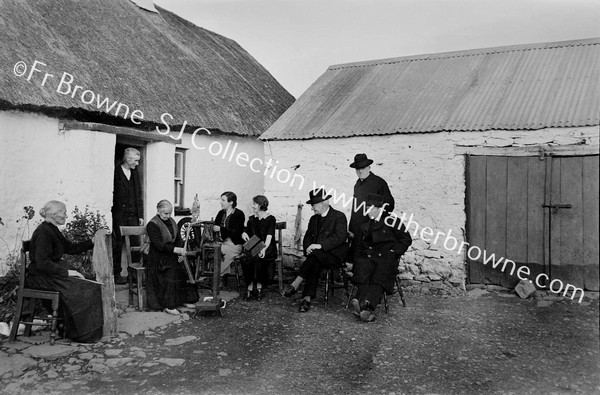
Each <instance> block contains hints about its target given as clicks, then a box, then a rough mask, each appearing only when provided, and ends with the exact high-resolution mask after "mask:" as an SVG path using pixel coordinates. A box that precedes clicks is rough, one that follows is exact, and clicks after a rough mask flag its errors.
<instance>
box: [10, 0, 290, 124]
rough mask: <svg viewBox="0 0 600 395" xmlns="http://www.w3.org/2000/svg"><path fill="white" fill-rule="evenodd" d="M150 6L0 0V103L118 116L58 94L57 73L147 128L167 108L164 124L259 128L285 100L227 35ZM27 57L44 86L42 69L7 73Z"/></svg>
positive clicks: (125, 0)
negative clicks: (135, 115)
mask: <svg viewBox="0 0 600 395" xmlns="http://www.w3.org/2000/svg"><path fill="white" fill-rule="evenodd" d="M156 9H157V10H158V13H154V12H149V11H146V10H143V9H141V8H139V7H138V6H136V5H135V4H134V3H132V2H130V1H129V0H102V1H76V0H52V1H43V0H35V1H34V0H31V1H30V0H1V1H0V70H2V71H1V72H0V109H20V110H27V111H36V112H42V113H50V114H55V115H56V114H60V115H61V116H67V117H72V118H79V120H93V121H98V120H101V121H102V122H105V123H114V124H123V121H122V119H118V118H115V117H114V116H113V117H111V116H106V114H102V113H98V110H97V108H96V106H92V105H87V104H84V103H82V101H81V100H80V98H79V97H78V96H76V97H75V98H72V97H71V96H69V95H61V94H59V93H57V92H56V88H57V86H58V82H59V80H60V76H61V75H62V73H63V72H67V73H69V74H72V75H73V76H74V83H73V85H75V84H77V85H81V86H82V87H83V89H89V90H91V91H92V92H94V93H97V94H99V95H101V96H102V98H104V97H109V98H110V99H112V100H118V101H119V102H121V103H124V104H126V105H128V106H129V107H130V108H131V111H133V110H134V109H139V110H140V111H142V112H143V114H144V120H145V121H148V122H149V123H147V124H145V125H142V127H145V128H149V127H150V125H151V124H152V123H155V124H161V119H160V116H161V114H163V113H165V112H168V113H170V114H172V115H173V119H172V120H171V119H167V120H168V121H169V124H170V125H180V124H182V123H183V122H184V121H187V122H188V124H189V125H191V126H195V127H205V128H208V129H211V130H220V131H222V132H225V133H235V134H239V135H251V136H257V135H259V134H260V133H262V132H264V131H265V130H266V129H267V128H268V127H269V126H270V125H271V124H272V123H273V122H274V121H275V120H276V119H277V118H278V117H279V116H280V115H281V114H282V113H283V112H284V111H285V110H286V109H287V108H288V107H289V106H290V105H291V104H292V103H293V101H294V98H293V97H292V96H291V95H290V94H289V93H288V92H287V91H286V90H285V89H284V88H283V87H282V86H281V85H280V84H279V83H278V82H277V81H276V80H275V79H274V78H273V77H272V76H271V75H270V74H269V73H268V72H267V71H266V70H265V69H264V68H263V67H262V66H261V65H260V64H259V63H258V62H257V61H256V60H255V59H254V58H253V57H252V56H250V55H249V54H248V53H247V52H246V51H245V50H244V49H243V48H241V47H240V46H239V45H238V44H237V43H236V42H235V41H233V40H230V39H228V38H226V37H223V36H220V35H218V34H215V33H213V32H210V31H208V30H205V29H202V28H200V27H198V26H195V25H194V24H192V23H190V22H188V21H186V20H184V19H182V18H180V17H178V16H177V15H175V14H173V13H171V12H169V11H167V10H164V9H162V8H160V7H156ZM35 60H38V61H40V62H43V63H45V64H46V65H47V66H46V67H45V68H44V69H45V71H49V72H50V73H51V74H54V79H53V80H52V79H51V80H49V81H48V83H47V84H46V85H45V86H44V87H42V86H41V80H42V78H43V73H42V74H36V75H35V76H34V78H32V81H31V83H29V82H27V81H26V79H25V77H17V76H15V74H14V73H13V66H14V65H15V63H17V62H18V61H24V62H26V64H27V65H28V66H31V65H32V64H33V62H34V61H35ZM128 125H129V126H135V125H134V124H132V123H131V122H128Z"/></svg>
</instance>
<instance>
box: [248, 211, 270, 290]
mask: <svg viewBox="0 0 600 395" xmlns="http://www.w3.org/2000/svg"><path fill="white" fill-rule="evenodd" d="M275 223H276V221H275V217H274V216H272V215H269V216H267V217H265V218H263V219H260V218H258V217H257V216H254V215H251V216H250V217H249V218H248V224H247V225H246V229H245V232H246V234H248V236H249V237H252V236H257V237H258V238H259V239H261V240H262V241H263V242H265V241H266V240H267V236H268V235H271V244H270V245H269V247H267V251H265V257H264V258H259V257H258V255H257V256H255V257H248V258H246V259H244V260H243V261H242V271H243V272H244V281H245V282H246V284H252V283H253V282H254V281H257V282H259V283H261V284H264V285H267V284H268V283H269V281H270V278H269V268H270V267H273V264H274V263H275V259H276V258H277V248H276V247H275Z"/></svg>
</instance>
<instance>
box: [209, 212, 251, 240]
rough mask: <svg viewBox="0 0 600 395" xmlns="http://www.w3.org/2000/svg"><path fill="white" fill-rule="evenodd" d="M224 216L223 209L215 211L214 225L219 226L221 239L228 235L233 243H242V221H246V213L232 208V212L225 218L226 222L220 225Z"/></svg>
mask: <svg viewBox="0 0 600 395" xmlns="http://www.w3.org/2000/svg"><path fill="white" fill-rule="evenodd" d="M224 218H225V210H221V211H219V212H218V213H217V218H215V225H217V226H220V227H221V239H223V241H225V240H226V239H227V238H228V237H230V238H231V241H232V242H233V244H244V239H242V233H244V222H246V215H245V214H244V212H243V211H242V210H239V209H237V208H236V209H234V210H233V213H231V215H230V216H229V218H228V219H227V221H228V222H227V224H226V225H222V223H223V219H224Z"/></svg>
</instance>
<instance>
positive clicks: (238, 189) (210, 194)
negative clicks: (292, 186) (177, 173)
mask: <svg viewBox="0 0 600 395" xmlns="http://www.w3.org/2000/svg"><path fill="white" fill-rule="evenodd" d="M228 142H231V143H230V144H229V147H230V148H229V149H228V151H227V155H226V156H225V159H223V154H224V153H225V149H226V147H227V144H228ZM193 143H194V144H192V135H190V134H186V135H184V136H182V144H181V145H179V146H178V147H181V148H187V151H186V170H185V171H186V173H185V197H184V201H185V207H188V208H190V207H192V203H193V201H194V196H195V195H196V194H198V198H199V200H200V215H201V218H202V219H210V218H211V217H215V216H216V215H217V212H218V211H219V210H220V209H221V207H220V205H219V200H220V196H221V193H223V192H225V191H233V192H235V193H236V195H237V196H238V208H239V209H240V210H242V211H244V212H245V213H246V218H247V217H248V216H249V215H250V214H251V213H252V211H251V209H250V207H251V204H252V197H254V196H256V195H260V194H263V193H264V179H263V175H262V173H256V172H253V171H252V170H250V168H249V167H241V166H239V165H238V164H236V163H235V156H237V155H238V154H239V153H242V152H244V153H246V154H247V155H248V156H249V157H250V158H260V159H261V161H262V160H263V159H264V151H263V143H262V141H259V140H257V139H256V138H249V137H237V136H224V135H210V136H207V135H205V134H197V135H196V137H195V138H194V141H193ZM213 143H216V144H220V145H221V146H222V152H223V154H221V155H213V154H211V153H210V152H209V150H208V148H209V146H210V145H211V144H213ZM236 144H237V146H236ZM234 146H235V147H236V148H235V153H234V157H233V160H232V161H229V158H230V153H231V152H233V147H234ZM200 148H205V149H200ZM212 152H213V153H217V152H219V146H218V145H214V146H213V150H212ZM171 174H173V173H171ZM169 192H170V190H169ZM170 193H171V194H172V193H173V192H170Z"/></svg>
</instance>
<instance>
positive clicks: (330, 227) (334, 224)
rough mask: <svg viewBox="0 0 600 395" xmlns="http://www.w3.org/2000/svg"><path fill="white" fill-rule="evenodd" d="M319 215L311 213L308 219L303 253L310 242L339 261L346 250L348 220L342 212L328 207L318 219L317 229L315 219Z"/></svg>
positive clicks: (343, 256) (342, 258)
mask: <svg viewBox="0 0 600 395" xmlns="http://www.w3.org/2000/svg"><path fill="white" fill-rule="evenodd" d="M319 217H320V215H313V216H312V217H310V220H309V221H308V229H307V230H306V234H305V235H304V240H303V242H302V244H303V246H304V254H305V255H306V249H307V248H308V246H310V245H311V244H320V245H321V250H322V251H324V252H328V253H330V254H332V255H334V256H335V257H337V258H338V259H339V260H340V261H343V260H344V259H345V257H346V254H347V252H348V243H347V239H348V221H347V220H346V216H345V215H344V213H342V212H340V211H337V210H335V209H334V208H333V207H329V212H328V213H327V215H326V216H325V217H322V218H321V219H320V222H321V223H320V225H319V226H318V229H317V220H318V218H319Z"/></svg>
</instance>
